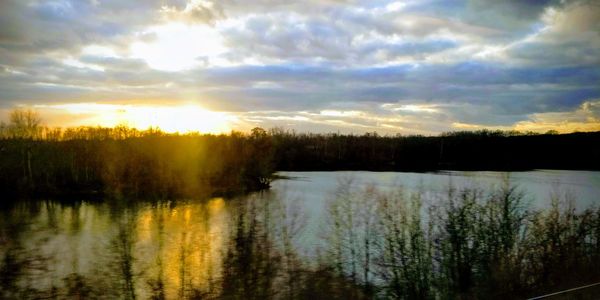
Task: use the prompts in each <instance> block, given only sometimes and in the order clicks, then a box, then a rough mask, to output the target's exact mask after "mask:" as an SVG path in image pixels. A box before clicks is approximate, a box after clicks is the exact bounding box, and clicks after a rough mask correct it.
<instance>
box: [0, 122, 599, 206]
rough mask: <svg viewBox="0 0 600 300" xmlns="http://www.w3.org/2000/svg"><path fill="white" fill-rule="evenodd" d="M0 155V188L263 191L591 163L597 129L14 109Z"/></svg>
mask: <svg viewBox="0 0 600 300" xmlns="http://www.w3.org/2000/svg"><path fill="white" fill-rule="evenodd" d="M0 153H1V154H2V155H1V156H0V170H1V171H0V191H2V192H3V193H4V194H13V195H20V196H24V195H26V196H36V195H38V196H39V195H43V196H48V195H62V196H66V195H69V194H71V195H73V196H78V195H86V196H94V195H98V196H106V195H108V196H112V197H121V196H127V197H128V198H136V197H152V198H165V197H175V196H198V197H202V196H205V195H227V194H235V193H243V192H247V191H254V190H260V189H263V188H268V187H269V183H270V181H271V180H272V179H273V174H274V172H275V171H278V170H280V171H283V170H286V171H314V170H373V171H384V170H386V171H435V170H504V171H514V170H529V169H571V170H584V169H585V170H600V132H591V133H571V134H557V133H555V132H548V133H545V134H536V133H520V132H505V131H488V130H482V131H475V132H449V133H443V134H440V135H438V136H402V135H397V136H380V135H378V134H377V133H366V134H363V135H352V134H348V135H342V134H305V133H295V132H293V131H286V130H284V129H281V128H273V129H270V130H268V131H267V130H264V129H262V128H258V127H257V128H254V129H252V131H251V132H250V133H242V132H237V131H232V132H231V133H230V134H220V135H213V134H201V133H187V134H178V133H165V132H163V131H161V130H160V129H158V128H149V129H147V130H138V129H134V128H128V127H126V126H117V127H114V128H102V127H77V128H66V129H61V128H48V127H45V126H42V125H41V118H40V116H39V115H38V114H36V113H35V112H33V111H28V110H15V111H13V112H12V113H11V116H10V122H9V123H8V124H4V123H2V124H0Z"/></svg>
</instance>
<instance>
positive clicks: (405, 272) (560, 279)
mask: <svg viewBox="0 0 600 300" xmlns="http://www.w3.org/2000/svg"><path fill="white" fill-rule="evenodd" d="M426 195H427V194H426V193H423V192H419V191H416V192H406V191H403V190H402V189H401V188H398V189H396V190H394V191H391V192H387V191H386V192H384V191H380V190H378V189H377V188H376V187H373V186H371V187H365V188H361V189H359V188H356V187H354V186H353V184H352V181H351V180H342V181H341V182H340V184H339V185H338V187H337V189H336V191H335V193H334V194H332V195H331V198H330V199H328V200H327V201H328V203H329V205H328V207H329V209H328V211H327V213H326V214H325V215H324V220H321V221H324V224H323V226H321V225H320V226H318V228H319V232H318V233H313V234H314V235H315V236H321V237H323V239H321V240H320V241H319V242H318V243H314V242H313V243H307V241H306V240H303V232H304V230H305V228H306V225H307V223H306V220H307V219H306V218H304V215H303V212H302V211H300V210H299V209H298V208H297V207H294V203H295V202H294V201H284V200H283V199H281V198H279V197H278V196H277V195H276V194H274V193H270V192H262V193H259V194H255V195H254V196H251V197H248V198H244V199H242V200H243V201H233V200H232V201H229V202H227V203H229V205H230V206H229V213H228V214H227V218H226V220H227V222H226V224H227V226H226V227H225V228H226V229H225V228H223V227H222V226H221V225H220V224H221V222H220V221H219V220H220V218H219V215H218V214H216V213H215V211H216V210H215V208H216V207H215V206H214V205H211V204H210V203H209V204H208V205H207V206H202V207H204V208H202V209H199V210H198V211H196V212H193V213H190V214H189V215H188V214H187V213H186V211H189V207H187V206H185V205H183V204H175V205H173V204H169V203H161V202H157V203H155V204H152V205H151V206H145V208H144V209H142V208H140V207H137V205H139V204H136V203H131V204H127V205H123V204H118V202H113V203H112V204H110V205H111V206H109V207H108V210H107V212H109V213H108V216H107V218H108V221H109V222H110V224H112V225H111V226H110V227H109V229H104V230H102V233H101V234H99V233H97V234H99V235H98V236H97V237H96V239H97V240H96V241H95V242H94V244H93V247H92V246H89V245H86V244H84V243H83V241H84V240H82V238H85V236H87V235H88V234H89V232H88V233H85V234H82V236H81V237H80V238H77V236H78V234H77V232H79V231H85V230H91V229H90V227H89V225H85V224H89V222H91V221H90V220H95V219H96V218H97V217H98V216H97V215H93V214H91V212H90V211H89V210H87V209H86V208H85V207H84V206H82V205H80V204H73V203H71V204H68V205H67V206H66V207H61V206H59V205H58V204H56V203H49V202H46V203H45V204H44V203H40V202H31V203H29V204H30V205H24V203H21V204H15V206H14V207H13V208H12V209H11V210H10V211H6V212H4V213H3V215H2V219H1V220H0V222H1V223H0V224H1V225H2V226H1V228H2V231H1V232H2V236H1V237H2V238H3V240H4V241H8V242H5V243H3V244H2V245H1V246H0V254H1V255H2V260H1V263H0V284H1V286H2V288H0V298H2V299H67V298H68V299H99V298H106V299H136V298H140V299H315V300H316V299H520V298H526V297H533V296H539V295H542V294H546V293H549V292H554V291H559V290H563V289H569V288H572V287H577V286H582V285H586V284H589V283H594V282H598V281H600V209H598V208H593V209H592V208H590V209H588V210H585V211H579V212H578V211H576V210H575V209H574V206H573V199H572V197H571V196H570V195H569V194H564V193H562V194H561V193H559V192H556V193H554V194H553V195H552V197H551V203H552V204H551V206H550V207H549V208H548V209H547V210H543V211H535V210H531V209H528V207H527V205H526V204H525V203H524V198H523V196H522V195H523V194H522V193H521V192H520V191H519V190H518V189H516V188H515V187H514V186H511V185H510V183H509V182H508V181H507V182H506V183H505V184H504V185H502V186H500V187H498V188H496V189H495V190H490V191H484V190H481V189H478V188H464V189H454V188H449V189H448V190H447V193H446V195H443V196H436V197H434V198H428V196H426ZM94 205H95V206H99V205H101V204H94ZM115 205H121V206H115ZM61 211H62V212H63V213H61ZM98 211H102V209H99V210H98ZM100 215H103V214H100ZM94 216H95V217H94ZM33 220H37V221H33ZM36 222H37V223H36ZM40 222H41V223H40ZM30 223H33V224H30ZM325 223H326V224H328V225H327V226H325ZM41 224H44V225H43V226H48V230H49V232H50V233H49V234H50V235H40V234H39V230H40V226H41ZM194 226H195V227H194ZM215 227H216V228H221V229H220V231H217V232H218V236H214V235H212V234H211V232H214V230H215ZM86 228H87V229H86ZM211 228H212V229H211ZM36 231H37V233H36ZM57 232H60V233H61V234H59V235H58V236H55V235H57ZM63 234H64V235H63ZM65 235H66V237H65ZM36 236H37V237H36ZM69 236H72V237H71V238H69ZM220 237H222V238H223V241H222V243H221V242H219V239H220ZM56 239H58V240H60V241H63V242H62V243H64V245H61V246H59V249H63V251H62V252H66V253H74V254H73V256H68V255H67V256H65V254H62V253H61V252H58V253H57V252H53V251H49V250H48V249H49V247H50V249H52V245H56V244H55V242H53V241H56ZM34 242H35V246H31V243H34ZM89 242H90V241H89V240H88V243H89ZM54 247H56V246H54ZM81 247H91V248H90V249H91V250H83V249H87V248H83V249H81V250H80V249H79V248H81ZM307 247H308V248H310V249H309V250H310V251H311V253H313V255H312V258H307V257H306V256H304V254H303V253H304V251H302V250H303V249H304V250H306V248H307ZM315 247H316V248H315ZM57 261H58V262H59V264H58V266H59V267H57V265H56V263H57ZM86 266H87V267H86ZM69 270H71V271H69ZM65 271H66V272H65ZM57 274H63V275H60V276H59V275H57ZM596 292H598V290H597V289H596V290H594V289H592V290H585V291H581V292H578V293H570V294H567V295H566V298H564V299H595V298H594V297H595V296H596V295H597V294H596Z"/></svg>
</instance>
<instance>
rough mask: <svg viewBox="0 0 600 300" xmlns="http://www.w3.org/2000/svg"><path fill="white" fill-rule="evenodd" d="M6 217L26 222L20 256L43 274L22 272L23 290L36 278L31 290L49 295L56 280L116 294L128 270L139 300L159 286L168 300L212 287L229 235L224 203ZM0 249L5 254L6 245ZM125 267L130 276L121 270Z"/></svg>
mask: <svg viewBox="0 0 600 300" xmlns="http://www.w3.org/2000/svg"><path fill="white" fill-rule="evenodd" d="M10 215H11V216H13V217H14V218H15V220H16V219H21V220H24V221H25V222H28V230H26V231H24V232H23V235H22V237H20V238H19V239H18V242H19V243H20V245H19V246H20V247H22V248H23V249H25V250H24V253H23V254H24V255H25V256H28V257H40V259H43V260H44V262H43V264H44V265H45V269H44V271H36V272H35V274H33V273H32V274H26V275H27V276H25V277H24V278H26V280H24V281H23V282H22V283H21V284H23V285H27V284H28V283H27V282H26V281H30V280H32V279H35V282H36V285H38V286H37V287H36V288H38V289H51V288H52V286H56V285H61V284H62V282H61V278H65V277H67V276H69V275H70V274H78V275H80V276H82V277H83V278H84V279H85V281H86V284H88V285H90V286H92V287H93V286H94V285H98V286H99V284H97V283H99V281H102V284H103V285H107V284H112V286H113V287H114V289H121V288H122V287H123V280H124V279H123V278H125V277H126V276H125V275H126V274H127V272H129V271H130V272H131V274H133V279H132V281H133V284H132V286H133V289H134V290H135V294H136V295H138V296H140V298H142V299H146V298H149V297H151V296H152V295H151V293H152V292H153V289H154V288H156V287H157V286H163V289H164V296H166V297H167V298H169V299H177V298H182V297H188V296H189V295H191V293H192V292H194V291H200V292H202V291H207V290H209V289H211V284H213V283H214V282H215V281H216V279H217V276H219V274H220V271H221V263H222V260H221V258H222V255H223V253H224V252H225V251H226V249H225V247H226V245H225V243H226V241H227V235H228V233H229V231H228V220H229V212H228V205H227V204H226V201H225V200H224V199H223V198H214V199H210V200H208V201H189V202H184V203H177V204H173V203H158V204H141V205H140V204H138V205H134V206H132V207H121V206H118V207H111V205H110V204H88V203H85V202H84V203H81V204H77V205H62V204H57V203H53V202H45V203H43V204H39V205H37V206H36V207H33V208H32V207H18V208H15V209H14V211H12V212H11V214H10ZM15 220H11V221H7V222H14V221H15ZM3 234H4V233H3ZM0 246H3V247H0V248H2V249H0V250H2V252H4V251H5V250H6V249H4V248H5V247H4V246H5V245H0ZM9 246H12V245H9ZM128 260H129V261H128ZM124 261H128V263H130V270H126V269H124V268H123V266H124V265H126V266H127V264H123V262H124ZM28 277H29V278H28ZM106 278H109V280H108V281H110V282H113V283H110V282H108V283H107V282H104V281H107V280H106ZM159 283H162V284H159ZM107 293H109V292H107ZM109 294H110V293H109ZM109 294H107V295H109Z"/></svg>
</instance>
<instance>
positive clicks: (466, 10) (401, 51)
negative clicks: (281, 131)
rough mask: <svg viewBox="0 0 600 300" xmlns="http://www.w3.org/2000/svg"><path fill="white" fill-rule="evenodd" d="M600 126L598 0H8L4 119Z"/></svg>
mask: <svg viewBox="0 0 600 300" xmlns="http://www.w3.org/2000/svg"><path fill="white" fill-rule="evenodd" d="M15 108H26V109H34V110H36V111H38V112H39V113H40V115H41V117H42V119H43V121H44V123H45V124H46V125H47V126H60V127H70V126H82V125H85V126H88V125H89V126H96V125H100V126H115V125H129V126H132V127H138V128H140V129H144V128H147V127H149V126H158V127H160V128H162V129H163V130H166V131H171V132H173V131H180V132H185V131H189V130H198V131H201V132H214V133H218V132H228V131H230V130H232V129H236V130H248V129H250V128H252V127H256V126H260V127H263V128H272V127H283V128H285V129H293V130H296V131H298V132H341V133H357V134H359V133H364V132H373V131H376V132H378V133H380V134H423V135H435V134H439V133H441V132H447V131H456V130H478V129H484V128H486V129H492V130H495V129H500V130H520V131H537V132H546V131H548V130H557V131H559V132H572V131H598V130H600V1H552V0H531V1H520V0H506V1H494V0H470V1H455V0H441V1H428V0H423V1H412V0H407V1H384V0H371V1H358V0H356V1H353V0H347V1H345V0H321V1H317V0H305V1H288V0H254V1H250V0H221V1H217V0H214V1H211V0H187V1H186V0H172V1H168V0H135V1H134V0H130V1H123V0H71V1H69V0H53V1H42V0H35V1H31V0H29V1H28V0H1V1H0V120H3V121H4V122H6V121H7V120H8V115H9V112H10V111H11V110H13V109H15Z"/></svg>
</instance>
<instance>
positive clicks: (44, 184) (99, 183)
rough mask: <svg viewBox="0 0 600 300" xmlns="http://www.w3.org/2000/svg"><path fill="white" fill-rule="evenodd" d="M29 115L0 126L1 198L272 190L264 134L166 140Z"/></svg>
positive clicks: (156, 134) (154, 133)
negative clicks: (60, 124) (53, 124)
mask: <svg viewBox="0 0 600 300" xmlns="http://www.w3.org/2000/svg"><path fill="white" fill-rule="evenodd" d="M39 124H40V121H39V117H38V116H37V114H35V113H33V112H31V111H19V110H17V111H14V112H13V113H12V114H11V122H10V123H9V124H8V125H3V126H0V153H1V156H0V190H1V191H2V192H3V193H4V194H19V195H23V194H25V195H33V196H44V197H45V196H51V195H65V194H67V195H68V194H73V195H75V196H81V195H86V196H89V195H99V196H105V195H108V196H114V197H122V196H129V197H156V198H168V197H177V196H203V195H205V196H206V195H213V194H220V195H223V194H231V193H238V192H245V191H250V190H257V189H262V188H265V187H268V186H269V183H270V177H271V174H272V173H273V166H272V163H271V157H272V155H271V152H272V149H273V148H272V145H271V140H270V138H269V137H268V135H267V133H266V132H265V131H264V130H262V129H260V128H256V129H254V130H253V131H252V132H251V133H250V134H243V133H239V132H232V133H231V134H229V135H210V134H204V135H201V134H198V133H190V134H185V135H180V134H167V133H164V132H162V131H160V130H158V129H153V128H150V129H148V130H143V131H140V130H137V129H134V128H128V127H125V126H117V127H114V128H102V127H77V128H68V129H59V128H46V127H42V126H40V125H39Z"/></svg>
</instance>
